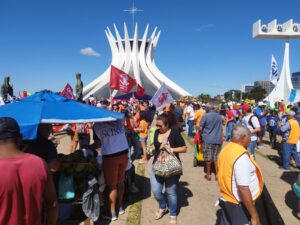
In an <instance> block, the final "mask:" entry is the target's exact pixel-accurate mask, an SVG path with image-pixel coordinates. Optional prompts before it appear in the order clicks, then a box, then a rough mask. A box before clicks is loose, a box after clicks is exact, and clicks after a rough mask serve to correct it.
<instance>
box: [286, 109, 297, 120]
mask: <svg viewBox="0 0 300 225" xmlns="http://www.w3.org/2000/svg"><path fill="white" fill-rule="evenodd" d="M287 115H288V118H289V119H293V118H294V116H295V115H296V113H295V111H293V110H290V111H289V112H288V113H287Z"/></svg>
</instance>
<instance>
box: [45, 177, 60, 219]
mask: <svg viewBox="0 0 300 225" xmlns="http://www.w3.org/2000/svg"><path fill="white" fill-rule="evenodd" d="M44 200H45V207H46V214H47V225H56V222H57V217H58V202H57V197H56V192H55V187H54V182H53V178H52V175H51V173H49V172H48V179H47V182H46V186H45V192H44Z"/></svg>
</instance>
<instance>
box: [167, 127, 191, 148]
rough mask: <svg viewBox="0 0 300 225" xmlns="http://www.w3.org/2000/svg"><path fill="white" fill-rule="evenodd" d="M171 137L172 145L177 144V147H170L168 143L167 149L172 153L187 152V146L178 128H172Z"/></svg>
mask: <svg viewBox="0 0 300 225" xmlns="http://www.w3.org/2000/svg"><path fill="white" fill-rule="evenodd" d="M172 132H173V133H172V137H171V138H172V139H173V142H174V143H173V142H171V143H173V144H172V145H173V146H174V145H175V146H177V147H174V148H173V147H171V145H168V146H167V147H168V148H167V149H168V151H170V152H172V153H185V152H187V146H186V144H185V141H184V139H183V137H182V136H181V134H180V132H179V131H178V130H172Z"/></svg>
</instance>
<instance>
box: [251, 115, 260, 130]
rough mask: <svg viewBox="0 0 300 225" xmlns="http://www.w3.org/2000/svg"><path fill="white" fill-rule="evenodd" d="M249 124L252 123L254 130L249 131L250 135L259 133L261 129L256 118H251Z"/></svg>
mask: <svg viewBox="0 0 300 225" xmlns="http://www.w3.org/2000/svg"><path fill="white" fill-rule="evenodd" d="M251 122H252V124H253V128H254V129H252V130H250V131H251V134H255V133H258V132H260V130H261V127H260V124H259V121H258V118H257V117H252V118H251Z"/></svg>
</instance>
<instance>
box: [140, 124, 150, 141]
mask: <svg viewBox="0 0 300 225" xmlns="http://www.w3.org/2000/svg"><path fill="white" fill-rule="evenodd" d="M139 128H140V129H142V131H140V132H139V137H140V138H146V137H147V136H148V123H147V122H146V121H145V120H141V121H140V125H139Z"/></svg>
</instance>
